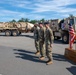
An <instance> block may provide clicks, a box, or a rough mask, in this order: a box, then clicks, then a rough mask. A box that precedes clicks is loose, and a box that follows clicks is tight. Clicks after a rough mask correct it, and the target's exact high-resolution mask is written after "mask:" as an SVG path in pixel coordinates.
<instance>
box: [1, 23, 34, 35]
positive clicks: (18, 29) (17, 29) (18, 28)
mask: <svg viewBox="0 0 76 75" xmlns="http://www.w3.org/2000/svg"><path fill="white" fill-rule="evenodd" d="M33 26H34V25H33V24H31V23H28V22H14V23H10V22H1V23H0V32H4V33H5V35H6V36H11V35H12V36H17V35H20V34H21V33H26V32H29V31H32V28H33Z"/></svg>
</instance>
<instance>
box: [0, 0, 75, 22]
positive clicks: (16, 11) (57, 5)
mask: <svg viewBox="0 0 76 75" xmlns="http://www.w3.org/2000/svg"><path fill="white" fill-rule="evenodd" d="M69 14H73V15H74V16H76V0H0V22H1V21H3V22H6V21H10V20H12V19H15V20H19V19H21V18H29V19H30V20H33V19H37V20H39V19H42V18H44V19H46V20H47V19H57V18H59V19H62V18H66V17H68V16H69Z"/></svg>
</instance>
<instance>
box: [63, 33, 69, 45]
mask: <svg viewBox="0 0 76 75" xmlns="http://www.w3.org/2000/svg"><path fill="white" fill-rule="evenodd" d="M62 42H63V43H65V44H68V43H69V34H68V33H64V34H63V35H62Z"/></svg>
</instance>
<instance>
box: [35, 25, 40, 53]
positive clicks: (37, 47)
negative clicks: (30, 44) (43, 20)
mask: <svg viewBox="0 0 76 75" xmlns="http://www.w3.org/2000/svg"><path fill="white" fill-rule="evenodd" d="M34 39H35V47H36V50H37V52H39V51H40V49H39V27H38V26H34Z"/></svg>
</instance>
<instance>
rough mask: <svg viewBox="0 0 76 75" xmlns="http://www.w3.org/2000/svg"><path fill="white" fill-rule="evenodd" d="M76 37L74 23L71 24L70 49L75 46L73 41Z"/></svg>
mask: <svg viewBox="0 0 76 75" xmlns="http://www.w3.org/2000/svg"><path fill="white" fill-rule="evenodd" d="M75 38H76V35H75V31H74V29H73V26H72V24H69V44H70V49H72V48H73V43H74V40H75Z"/></svg>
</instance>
